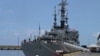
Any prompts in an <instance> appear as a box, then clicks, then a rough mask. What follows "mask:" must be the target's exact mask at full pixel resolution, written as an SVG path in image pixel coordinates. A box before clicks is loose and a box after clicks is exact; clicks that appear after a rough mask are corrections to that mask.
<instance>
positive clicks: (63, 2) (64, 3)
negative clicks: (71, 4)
mask: <svg viewBox="0 0 100 56" xmlns="http://www.w3.org/2000/svg"><path fill="white" fill-rule="evenodd" d="M66 2H67V1H66V0H62V2H61V3H60V4H59V5H60V6H61V10H60V11H61V21H60V22H61V23H60V27H61V28H64V27H65V22H67V19H66V17H65V11H66V10H65V6H66V5H67V4H68V3H66Z"/></svg>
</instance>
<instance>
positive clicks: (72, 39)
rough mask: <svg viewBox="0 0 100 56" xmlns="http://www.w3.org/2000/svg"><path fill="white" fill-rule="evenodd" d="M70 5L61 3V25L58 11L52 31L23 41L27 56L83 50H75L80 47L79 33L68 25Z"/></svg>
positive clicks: (65, 2)
mask: <svg viewBox="0 0 100 56" xmlns="http://www.w3.org/2000/svg"><path fill="white" fill-rule="evenodd" d="M66 5H68V3H67V1H66V0H62V1H61V3H59V6H60V8H61V9H60V25H58V24H57V14H56V9H55V13H54V23H53V26H52V28H51V30H50V31H46V32H45V33H44V35H42V36H40V35H39V36H37V37H36V39H34V40H32V41H31V40H30V39H29V40H28V41H27V40H23V42H22V44H21V46H22V50H23V52H24V54H25V56H54V55H61V54H59V53H64V52H73V51H76V50H83V49H80V48H79V49H78V48H76V49H75V48H74V47H73V46H76V47H77V46H79V45H80V42H79V32H78V31H77V30H75V29H74V30H73V29H71V28H69V25H68V11H67V10H66V7H67V6H66Z"/></svg>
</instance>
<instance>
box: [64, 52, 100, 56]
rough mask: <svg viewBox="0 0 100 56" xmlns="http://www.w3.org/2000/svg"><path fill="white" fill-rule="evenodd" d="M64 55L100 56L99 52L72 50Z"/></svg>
mask: <svg viewBox="0 0 100 56" xmlns="http://www.w3.org/2000/svg"><path fill="white" fill-rule="evenodd" d="M64 56H100V53H86V52H73V53H68V54H64Z"/></svg>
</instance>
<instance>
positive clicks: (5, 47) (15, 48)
mask: <svg viewBox="0 0 100 56" xmlns="http://www.w3.org/2000/svg"><path fill="white" fill-rule="evenodd" d="M0 50H22V48H21V46H13V45H0Z"/></svg>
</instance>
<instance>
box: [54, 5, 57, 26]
mask: <svg viewBox="0 0 100 56" xmlns="http://www.w3.org/2000/svg"><path fill="white" fill-rule="evenodd" d="M54 12H55V13H54V27H56V25H57V22H56V21H57V18H56V16H57V15H56V6H55V11H54Z"/></svg>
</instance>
